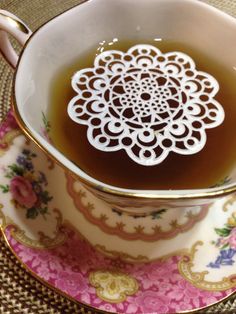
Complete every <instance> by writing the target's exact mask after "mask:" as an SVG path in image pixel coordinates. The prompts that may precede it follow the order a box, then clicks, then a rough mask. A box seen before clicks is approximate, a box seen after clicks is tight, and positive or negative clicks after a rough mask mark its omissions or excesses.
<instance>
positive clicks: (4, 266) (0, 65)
mask: <svg viewBox="0 0 236 314" xmlns="http://www.w3.org/2000/svg"><path fill="white" fill-rule="evenodd" d="M166 1H168V0H166ZM80 2H81V0H37V1H36V0H0V8H1V9H5V10H8V11H10V12H12V13H14V14H16V15H17V16H19V17H20V18H21V19H22V20H24V21H25V22H26V24H27V25H28V26H29V27H30V28H31V29H32V30H33V31H34V30H35V29H37V28H38V27H39V26H40V25H41V24H43V23H44V22H45V21H47V20H49V19H50V18H52V17H53V16H55V15H57V14H58V13H61V12H63V11H65V10H66V9H68V8H70V7H72V6H74V5H76V4H78V3H80ZM203 2H207V3H209V4H211V5H214V6H216V7H217V8H219V9H221V10H223V11H225V12H227V13H229V14H231V15H233V16H235V17H236V0H204V1H203ZM18 49H19V48H18ZM12 78H13V70H12V69H11V68H10V67H9V66H8V65H7V64H6V63H5V62H4V61H3V60H2V58H0V121H1V120H2V119H3V118H4V116H5V114H6V112H7V111H8V109H9V107H10V97H11V96H10V95H11V87H12ZM224 312H225V313H235V312H236V296H233V297H232V298H230V299H229V300H227V301H225V302H222V303H220V304H217V305H215V306H213V307H211V308H209V309H207V310H204V311H201V312H199V313H224ZM3 313H4V314H7V313H22V314H23V313H24V314H40V313H42V314H47V313H50V314H54V313H57V314H60V313H63V314H64V313H91V311H89V310H87V309H86V308H84V307H83V308H82V307H80V305H78V304H76V303H74V302H72V301H70V300H68V299H66V298H65V297H63V296H61V295H59V294H58V293H56V292H54V291H53V290H51V289H49V288H48V287H46V286H44V285H42V284H41V283H40V282H39V281H37V280H36V279H35V278H33V277H32V276H31V275H30V274H29V273H28V272H27V271H26V270H25V269H24V267H23V266H22V265H21V264H20V262H19V261H18V260H17V259H16V258H15V257H14V255H13V254H12V253H11V251H10V250H9V248H8V247H7V245H6V244H5V242H4V239H3V237H2V236H0V314H3ZM94 313H95V311H94Z"/></svg>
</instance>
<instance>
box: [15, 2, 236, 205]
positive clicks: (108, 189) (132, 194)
mask: <svg viewBox="0 0 236 314" xmlns="http://www.w3.org/2000/svg"><path fill="white" fill-rule="evenodd" d="M88 1H89V0H84V1H82V2H81V3H80V4H77V5H75V6H74V7H72V8H70V9H68V10H66V11H64V12H63V13H60V14H58V15H56V16H55V17H53V18H52V19H50V20H48V21H47V22H46V23H44V24H43V25H41V26H40V27H39V28H38V29H37V30H36V31H35V32H34V33H33V34H32V35H31V36H30V37H29V38H28V40H27V41H26V43H25V45H24V47H23V49H22V51H21V54H20V56H19V59H18V63H17V66H16V71H15V74H14V79H13V99H12V106H13V110H14V114H15V117H16V120H17V122H18V124H19V125H20V127H21V129H22V130H23V132H24V133H25V134H26V135H27V136H28V137H29V138H30V139H31V140H32V141H33V142H34V143H35V144H36V145H37V146H38V147H40V148H41V149H42V150H43V151H44V152H45V153H46V154H47V155H48V156H50V158H52V159H53V160H54V161H55V162H56V163H57V164H58V165H59V166H61V167H62V168H63V169H64V170H65V171H67V172H68V171H69V172H70V173H71V174H72V175H73V176H74V177H75V178H76V179H78V178H79V179H80V181H81V182H83V183H84V184H86V185H88V186H89V187H91V188H93V189H95V190H97V191H100V192H105V193H108V194H110V195H113V196H124V197H127V198H131V199H133V198H135V199H137V198H138V199H143V200H148V199H152V200H188V199H191V200H194V199H199V198H215V197H220V196H225V195H228V194H231V193H233V192H235V191H236V183H235V184H234V185H232V186H230V187H228V188H222V187H218V188H208V189H206V192H199V191H201V190H192V191H194V192H191V193H187V191H188V190H184V194H182V193H183V192H182V191H179V190H176V191H175V192H173V193H172V191H170V193H172V194H169V195H166V194H162V193H161V191H150V193H149V194H147V192H146V191H143V190H140V191H134V190H126V189H120V188H118V187H115V186H104V184H103V183H102V182H99V181H97V183H95V182H93V181H92V179H93V178H92V177H89V179H86V178H84V177H83V176H82V175H81V174H76V173H74V172H73V171H72V170H69V169H68V168H66V167H65V166H64V165H63V163H62V162H61V161H60V160H59V159H58V158H57V157H55V156H54V155H52V154H51V152H50V151H49V150H48V149H47V148H46V147H44V146H43V145H42V144H41V143H40V142H39V141H38V140H37V138H36V137H35V136H34V135H33V134H32V133H31V131H30V129H29V128H28V126H27V125H26V124H25V122H24V121H23V119H22V117H21V115H20V112H19V110H18V107H17V104H16V94H15V84H16V77H17V73H18V69H19V63H20V61H21V58H22V56H23V54H24V51H25V49H26V48H27V46H28V45H29V43H30V42H31V40H32V38H33V37H34V36H35V35H36V34H37V33H38V31H39V30H40V29H42V28H43V27H44V26H45V25H46V24H47V23H49V22H51V21H52V20H54V19H56V18H57V17H58V16H61V15H62V14H64V13H65V12H68V11H70V10H73V9H74V8H75V7H77V6H79V5H82V4H83V3H86V2H88ZM196 3H198V1H196ZM201 5H203V4H201ZM207 6H208V7H209V5H207ZM215 10H216V9H215ZM217 11H219V10H217ZM219 12H221V11H219ZM227 16H228V15H227ZM78 169H80V168H79V167H78ZM80 171H81V173H82V174H83V173H85V172H84V171H83V170H82V169H80ZM86 175H87V174H86ZM87 176H88V175H87ZM90 178H91V179H90Z"/></svg>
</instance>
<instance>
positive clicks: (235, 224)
mask: <svg viewBox="0 0 236 314" xmlns="http://www.w3.org/2000/svg"><path fill="white" fill-rule="evenodd" d="M215 232H216V234H217V235H219V236H220V237H219V238H218V239H217V241H215V242H213V244H214V245H215V246H216V247H217V248H219V250H220V253H219V255H218V256H217V258H216V260H215V262H211V263H209V265H208V266H209V267H212V268H220V267H221V266H227V265H228V266H230V265H233V264H234V263H235V256H236V212H234V213H233V214H232V216H231V217H230V218H229V219H228V221H227V223H226V224H225V226H224V228H215Z"/></svg>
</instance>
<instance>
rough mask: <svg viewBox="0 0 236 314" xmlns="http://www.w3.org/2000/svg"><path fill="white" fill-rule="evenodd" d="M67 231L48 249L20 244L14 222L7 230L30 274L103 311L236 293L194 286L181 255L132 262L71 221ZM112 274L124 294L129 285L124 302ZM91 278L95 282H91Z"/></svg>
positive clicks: (192, 304)
mask: <svg viewBox="0 0 236 314" xmlns="http://www.w3.org/2000/svg"><path fill="white" fill-rule="evenodd" d="M63 231H64V232H65V233H66V234H67V240H66V242H65V243H63V244H62V245H60V246H58V247H56V248H53V249H50V250H49V249H47V250H38V249H33V248H28V247H26V246H24V245H23V244H21V243H19V242H17V241H16V240H15V239H14V238H12V235H11V227H10V226H9V227H8V228H7V229H6V230H5V234H6V236H7V238H8V240H9V242H10V245H11V247H12V249H13V250H14V252H15V253H16V254H17V255H18V256H19V257H20V259H21V261H22V262H23V263H24V264H25V265H27V267H29V268H30V270H31V271H32V272H34V273H36V274H37V275H38V276H40V277H41V278H42V279H44V280H46V281H47V283H49V284H50V285H52V286H53V287H55V288H57V289H59V290H61V291H63V292H65V293H66V294H68V295H69V296H70V297H73V298H74V299H75V300H77V301H79V302H83V303H86V304H88V305H90V306H92V307H94V308H97V309H99V310H105V311H108V312H118V313H127V314H139V313H144V314H150V313H153V314H157V313H163V314H164V313H176V312H181V311H188V310H192V309H196V308H201V307H204V306H207V305H210V304H212V303H215V302H217V301H219V300H221V299H222V298H225V297H226V296H227V295H229V294H231V293H232V292H233V291H236V287H235V289H228V290H226V291H205V290H202V289H199V288H197V287H194V286H193V285H192V284H191V283H190V282H189V281H187V280H186V279H184V278H183V277H182V276H181V274H180V273H179V270H178V263H179V261H180V260H181V256H172V257H169V258H167V259H166V260H163V261H160V260H159V261H153V262H150V263H137V264H136V263H134V264H133V263H129V262H125V261H121V260H120V259H119V258H116V259H114V258H109V257H106V256H104V255H103V254H101V253H99V252H98V251H96V250H95V249H94V248H93V247H92V246H91V245H90V244H88V242H87V241H86V240H84V239H83V238H82V237H81V236H80V235H79V233H78V232H76V231H75V230H74V229H72V228H71V227H70V226H69V225H64V227H63ZM104 269H105V271H104ZM114 274H118V277H117V278H118V282H119V285H118V286H119V289H120V290H119V289H118V290H119V291H120V292H122V291H123V290H122V289H124V290H125V289H126V288H127V287H128V288H129V291H132V292H133V293H131V294H130V295H127V294H126V295H125V297H124V298H123V300H120V293H117V291H118V290H117V289H116V288H117V287H118V286H116V285H115V284H116V283H117V281H116V280H115V279H116V278H115V277H116V276H115V277H114ZM94 275H95V277H94ZM101 276H102V278H103V279H102V280H100V279H99V277H101ZM123 276H124V279H125V282H124V285H123V283H122V280H123ZM91 277H92V278H93V279H94V280H95V281H94V282H92V284H91ZM127 278H128V279H127ZM130 279H131V281H130ZM127 280H128V281H127ZM132 280H135V281H136V282H137V283H138V286H136V285H134V282H133V281H132ZM114 281H115V283H114ZM134 286H136V288H135V289H133V288H134ZM99 287H100V288H101V287H102V292H101V293H102V295H103V296H104V295H105V296H109V295H112V297H113V300H112V302H109V301H108V300H107V299H106V298H103V297H100V295H99V293H98V290H97V289H99ZM132 287H133V288H132ZM130 289H131V290H130ZM114 291H115V292H116V293H117V295H116V294H115V293H113V292H114ZM119 291H118V292H119ZM112 293H113V294H112ZM116 298H117V299H116ZM115 301H117V302H115Z"/></svg>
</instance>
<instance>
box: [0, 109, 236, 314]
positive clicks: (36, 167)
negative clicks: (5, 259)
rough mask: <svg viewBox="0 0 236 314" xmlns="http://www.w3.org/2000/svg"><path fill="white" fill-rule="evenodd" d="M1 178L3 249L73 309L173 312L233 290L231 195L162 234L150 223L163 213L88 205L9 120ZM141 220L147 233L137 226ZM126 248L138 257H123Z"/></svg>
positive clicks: (235, 259) (173, 222)
mask: <svg viewBox="0 0 236 314" xmlns="http://www.w3.org/2000/svg"><path fill="white" fill-rule="evenodd" d="M0 178H1V181H0V200H1V201H0V203H1V204H0V225H1V230H2V232H3V235H4V237H5V239H6V241H7V243H8V244H9V246H10V248H11V250H12V251H13V253H14V254H15V255H16V256H17V257H18V259H19V260H20V261H21V262H22V264H23V265H24V266H25V267H26V268H27V269H28V270H29V271H30V272H31V273H32V274H33V275H34V276H36V277H37V278H38V279H40V280H42V281H43V282H44V283H45V284H47V285H49V286H51V287H52V288H54V289H56V290H57V291H58V292H59V293H63V294H66V295H67V296H69V297H70V298H72V299H73V300H74V301H76V302H79V303H80V304H86V305H88V306H89V307H90V308H91V309H96V310H101V311H104V312H105V311H106V312H119V313H120V312H122V313H145V314H148V313H176V312H178V313H180V312H186V311H194V310H197V309H201V308H205V307H207V306H210V305H212V304H215V303H217V302H220V301H222V300H223V299H225V298H227V297H229V296H230V295H232V294H233V293H234V292H235V291H236V267H235V264H236V211H235V205H236V197H235V195H232V196H231V197H228V198H223V199H221V200H219V201H217V202H215V203H214V204H213V205H212V206H211V207H210V208H200V207H199V208H196V210H195V212H191V211H188V212H186V213H185V215H184V217H181V218H180V220H177V219H173V217H172V218H171V217H170V219H169V222H168V224H167V225H166V226H163V228H161V227H160V226H159V225H158V224H159V222H160V221H161V219H162V217H163V215H170V213H168V210H166V211H165V210H162V211H160V210H159V211H157V212H154V213H152V215H150V216H148V217H134V216H128V217H126V218H124V217H123V214H122V213H121V212H119V211H118V210H117V209H114V208H113V209H111V208H110V209H108V208H105V207H103V204H102V203H101V204H98V203H96V204H95V203H93V201H92V196H91V195H89V193H88V192H87V191H85V190H84V188H83V186H81V185H80V184H79V183H78V182H74V181H73V179H72V178H70V176H69V175H68V174H65V173H64V171H63V170H62V169H61V168H59V167H58V166H57V165H55V164H54V163H53V162H52V161H51V160H49V159H48V158H47V157H46V156H45V155H44V153H43V152H42V151H40V150H39V149H38V148H37V147H36V146H35V145H34V144H33V143H32V142H31V141H29V140H27V139H26V138H25V136H24V135H23V134H22V133H21V131H20V130H19V129H18V126H17V124H16V122H15V119H14V117H13V115H12V113H11V112H9V114H8V116H7V119H6V121H5V122H3V123H2V124H1V126H0ZM108 210H109V211H110V212H111V213H112V215H107V213H106V211H108ZM170 216H171V215H170ZM141 218H142V219H141ZM122 219H123V220H122ZM145 219H146V220H148V219H149V223H148V224H147V225H148V226H150V230H149V229H145V228H144V227H143V226H142V225H141V221H143V220H145ZM166 221H168V219H167V220H166ZM183 237H185V239H188V240H187V241H183ZM96 238H99V240H101V241H102V240H103V239H105V240H106V241H105V240H104V243H106V242H107V243H108V242H109V243H110V242H111V244H109V243H108V244H107V246H106V245H101V244H99V243H98V242H96ZM107 239H109V241H107ZM181 239H182V242H183V243H182V247H181V248H179V249H178V251H176V249H175V244H176V243H177V241H178V242H181ZM175 241H176V242H175ZM120 243H121V244H122V245H123V246H124V251H123V252H121V251H120V249H118V248H120V246H121V244H120ZM91 244H92V245H91ZM116 244H117V245H116ZM131 244H133V246H134V247H137V252H136V254H128V253H127V252H128V249H129V247H130V246H131ZM125 245H126V246H127V248H125ZM139 246H140V247H141V248H140V250H138V247H139ZM148 250H149V251H150V252H154V251H155V252H156V251H158V252H159V255H157V254H156V253H155V254H154V255H153V256H154V258H152V254H151V253H150V254H149V255H148V254H147V251H148ZM142 251H143V252H144V253H143V254H142ZM147 256H148V257H147ZM156 256H158V258H157V257H156Z"/></svg>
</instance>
